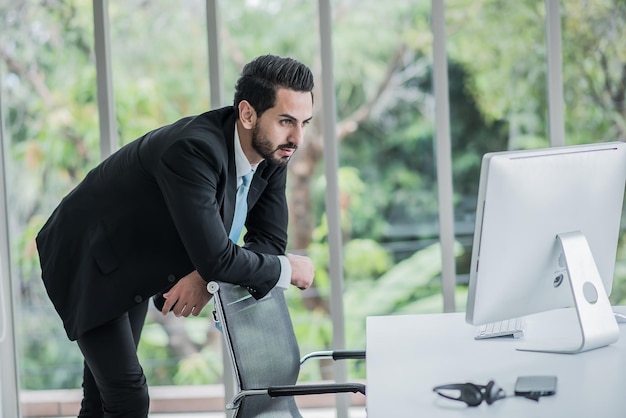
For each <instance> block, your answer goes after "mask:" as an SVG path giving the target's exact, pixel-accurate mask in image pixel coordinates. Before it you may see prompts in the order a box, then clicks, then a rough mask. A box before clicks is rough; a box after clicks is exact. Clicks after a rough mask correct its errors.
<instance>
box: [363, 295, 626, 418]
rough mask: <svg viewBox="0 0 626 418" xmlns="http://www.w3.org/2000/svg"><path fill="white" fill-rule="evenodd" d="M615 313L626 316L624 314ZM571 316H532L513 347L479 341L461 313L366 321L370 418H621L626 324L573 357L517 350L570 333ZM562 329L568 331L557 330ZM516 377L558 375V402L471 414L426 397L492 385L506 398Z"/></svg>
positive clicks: (502, 405)
mask: <svg viewBox="0 0 626 418" xmlns="http://www.w3.org/2000/svg"><path fill="white" fill-rule="evenodd" d="M615 310H616V311H620V312H624V313H626V308H625V307H617V308H615ZM570 315H573V313H572V311H571V310H559V311H551V312H545V313H542V314H538V315H532V316H529V317H527V318H526V327H525V336H524V337H522V338H521V339H519V340H518V339H489V340H478V341H477V340H474V333H475V331H474V330H475V327H474V326H472V325H468V324H466V323H465V315H464V314H463V313H452V314H428V315H400V316H379V317H369V318H367V360H366V361H367V413H368V417H370V418H386V417H395V418H403V417H416V416H423V417H429V418H433V417H468V416H472V417H473V416H480V417H507V418H514V417H523V418H534V417H537V418H539V417H546V418H547V417H550V418H554V417H568V418H576V417H581V418H582V417H585V418H587V417H598V418H600V417H601V418H624V417H626V324H620V325H619V327H620V339H619V340H618V341H617V342H616V343H614V344H611V345H609V346H607V347H602V348H599V349H595V350H591V351H587V352H583V353H579V354H550V353H536V352H527V351H519V350H516V347H518V346H520V343H523V342H524V341H531V340H533V339H537V338H547V337H554V336H558V335H567V334H571V332H575V331H576V329H575V327H574V326H575V325H574V323H572V322H567V320H566V319H565V318H567V319H570V318H569V316H570ZM564 321H565V322H566V323H569V324H570V325H571V326H570V328H568V327H567V326H561V325H559V324H563V322H564ZM557 325H558V326H557ZM520 375H556V376H557V378H558V384H557V393H556V395H554V396H547V397H542V398H541V399H540V401H539V402H534V401H531V400H528V399H525V398H522V397H510V398H509V397H507V398H505V399H502V400H499V401H497V402H495V403H494V404H492V405H487V404H486V403H484V402H483V403H482V404H481V405H480V406H478V407H475V408H470V407H467V406H466V405H465V404H464V403H462V402H456V401H450V400H446V399H444V398H441V397H440V396H439V395H437V394H436V393H434V392H433V391H432V388H433V387H435V386H438V385H442V384H447V383H464V382H472V383H476V384H481V385H485V384H487V382H488V381H489V380H491V379H493V380H495V382H496V384H498V385H499V386H500V387H502V388H503V389H504V390H505V391H506V392H507V395H512V394H513V392H514V386H515V380H516V378H517V377H518V376H520Z"/></svg>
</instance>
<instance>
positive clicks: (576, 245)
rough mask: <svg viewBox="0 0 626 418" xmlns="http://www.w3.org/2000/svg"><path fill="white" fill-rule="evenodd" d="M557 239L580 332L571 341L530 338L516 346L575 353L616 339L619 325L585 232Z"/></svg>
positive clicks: (535, 349) (559, 235) (549, 351)
mask: <svg viewBox="0 0 626 418" xmlns="http://www.w3.org/2000/svg"><path fill="white" fill-rule="evenodd" d="M557 239H558V241H559V243H560V245H561V248H562V249H563V255H564V257H565V265H566V268H567V273H568V275H569V283H570V286H571V290H572V296H573V298H574V305H575V306H574V307H575V310H576V315H577V317H578V325H579V326H580V335H579V336H577V338H576V340H575V341H571V342H570V341H559V342H557V341H545V340H544V341H529V342H528V343H529V344H528V345H523V346H521V347H518V348H517V349H518V350H522V351H540V352H547V353H564V354H575V353H580V352H583V351H587V350H592V349H594V348H600V347H604V346H606V345H609V344H612V343H614V342H616V341H617V340H618V339H619V327H618V325H617V321H616V320H615V317H614V314H613V310H612V308H611V304H610V302H609V298H608V296H607V292H606V291H605V289H604V285H603V284H602V279H601V278H600V273H599V272H598V268H597V267H596V263H595V260H594V258H593V254H592V253H591V249H590V248H589V244H588V242H587V239H586V238H585V235H584V234H583V233H581V232H580V231H575V232H567V233H561V234H558V235H557Z"/></svg>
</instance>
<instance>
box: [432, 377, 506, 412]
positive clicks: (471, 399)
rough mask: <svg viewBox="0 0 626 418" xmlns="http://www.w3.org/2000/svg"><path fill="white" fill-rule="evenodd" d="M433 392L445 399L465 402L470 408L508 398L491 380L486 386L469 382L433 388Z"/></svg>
mask: <svg viewBox="0 0 626 418" xmlns="http://www.w3.org/2000/svg"><path fill="white" fill-rule="evenodd" d="M433 391H434V392H436V393H437V394H439V395H441V396H443V397H444V398H448V399H452V400H454V401H461V402H465V403H466V404H467V405H469V406H478V405H480V404H481V403H482V401H486V402H487V404H488V405H491V404H492V403H494V402H495V401H497V400H498V399H502V398H506V393H505V392H504V390H503V389H502V388H500V387H499V386H496V383H495V382H494V381H493V380H490V381H489V383H487V384H486V385H485V386H482V385H476V384H474V383H469V382H468V383H451V384H449V385H441V386H436V387H434V388H433Z"/></svg>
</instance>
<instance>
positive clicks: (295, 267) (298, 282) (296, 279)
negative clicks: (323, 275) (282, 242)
mask: <svg viewBox="0 0 626 418" xmlns="http://www.w3.org/2000/svg"><path fill="white" fill-rule="evenodd" d="M287 260H289V264H291V284H292V285H294V286H296V287H297V288H298V289H301V290H305V289H308V288H309V287H311V285H312V284H313V276H314V269H313V262H312V261H311V259H310V258H309V257H305V256H303V255H297V254H287Z"/></svg>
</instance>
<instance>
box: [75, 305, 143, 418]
mask: <svg viewBox="0 0 626 418" xmlns="http://www.w3.org/2000/svg"><path fill="white" fill-rule="evenodd" d="M147 311H148V301H145V302H143V303H141V304H139V305H137V306H136V307H134V308H133V309H131V310H130V311H128V312H127V313H125V314H123V315H122V316H120V317H119V318H116V319H114V320H112V321H110V322H107V323H106V324H104V325H102V326H100V327H98V328H95V329H92V330H90V331H88V332H86V333H85V334H84V335H83V336H81V337H80V338H79V339H78V340H77V343H78V346H79V347H80V350H81V352H82V353H83V356H84V358H85V364H84V372H83V400H82V403H81V408H80V413H79V415H78V416H79V417H81V418H82V417H84V418H87V417H88V418H113V417H115V418H144V417H147V416H148V407H149V403H150V398H149V396H148V385H147V384H146V377H145V375H144V374H143V369H142V367H141V365H140V364H139V360H138V359H137V345H138V344H139V338H140V336H141V330H142V329H143V325H144V322H145V319H146V313H147Z"/></svg>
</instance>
